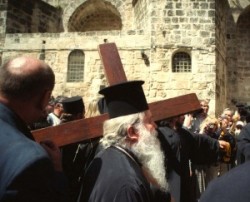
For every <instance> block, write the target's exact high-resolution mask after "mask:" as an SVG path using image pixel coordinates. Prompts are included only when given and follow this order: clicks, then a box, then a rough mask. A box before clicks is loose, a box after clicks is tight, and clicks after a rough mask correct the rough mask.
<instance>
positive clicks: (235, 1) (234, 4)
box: [228, 0, 249, 22]
mask: <svg viewBox="0 0 250 202" xmlns="http://www.w3.org/2000/svg"><path fill="white" fill-rule="evenodd" d="M228 3H229V6H230V8H231V12H232V16H233V18H234V22H237V21H238V18H239V16H240V15H241V13H242V12H243V11H244V10H245V9H246V8H247V7H248V6H249V1H247V0H228Z"/></svg>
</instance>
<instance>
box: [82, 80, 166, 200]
mask: <svg viewBox="0 0 250 202" xmlns="http://www.w3.org/2000/svg"><path fill="white" fill-rule="evenodd" d="M143 83H144V82H143V81H130V82H125V83H120V84H116V85H113V86H110V87H107V88H105V89H103V90H101V91H100V93H101V94H103V95H104V97H105V100H106V103H107V107H108V111H109V118H110V119H109V120H107V121H105V123H104V126H103V130H104V132H103V138H102V140H101V145H102V146H103V148H104V149H103V151H101V152H99V153H98V155H97V156H96V157H95V158H94V160H93V161H92V163H91V164H90V166H89V168H88V169H87V171H86V174H85V176H84V178H83V181H82V188H81V193H80V195H79V198H78V201H79V202H80V201H89V202H91V201H103V202H105V201H107V202H112V201H113V202H123V201H144V202H153V201H170V195H169V194H168V193H167V190H168V184H167V182H166V180H165V170H166V169H165V167H164V154H163V152H162V151H161V148H160V142H159V140H158V139H157V132H156V130H155V128H156V124H155V122H154V121H153V120H152V114H151V111H150V110H149V107H148V104H147V102H146V98H145V95H144V92H143V89H142V84H143Z"/></svg>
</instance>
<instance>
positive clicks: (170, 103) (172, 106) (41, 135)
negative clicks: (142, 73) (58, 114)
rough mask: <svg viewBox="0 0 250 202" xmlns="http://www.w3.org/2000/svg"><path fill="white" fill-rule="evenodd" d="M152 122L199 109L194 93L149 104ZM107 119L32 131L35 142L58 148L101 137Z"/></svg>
mask: <svg viewBox="0 0 250 202" xmlns="http://www.w3.org/2000/svg"><path fill="white" fill-rule="evenodd" d="M149 108H150V110H151V111H152V114H153V120H154V121H160V120H163V119H166V118H170V117H174V116H178V115H181V114H186V113H191V112H194V111H196V110H197V109H200V102H199V101H198V99H197V96H196V94H195V93H192V94H187V95H182V96H178V97H174V98H170V99H167V100H162V101H158V102H153V103H150V104H149ZM107 119H108V114H104V115H101V116H96V117H92V118H87V119H82V120H77V121H72V122H69V123H64V124H61V125H58V126H54V127H48V128H44V129H39V130H34V131H32V133H33V136H34V138H35V140H36V141H37V142H40V141H42V140H52V141H54V142H55V143H56V144H57V145H58V146H63V145H67V144H71V143H76V142H81V141H83V140H86V139H91V138H95V137H99V136H102V134H103V131H102V126H103V122H104V121H105V120H107Z"/></svg>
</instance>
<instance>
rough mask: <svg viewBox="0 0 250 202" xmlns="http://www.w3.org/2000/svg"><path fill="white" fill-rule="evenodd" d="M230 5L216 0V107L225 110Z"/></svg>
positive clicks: (226, 103) (226, 104) (224, 0)
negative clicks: (227, 33) (227, 29)
mask: <svg viewBox="0 0 250 202" xmlns="http://www.w3.org/2000/svg"><path fill="white" fill-rule="evenodd" d="M228 11H229V6H228V4H227V1H226V0H221V1H216V18H215V22H216V35H215V36H216V109H218V111H220V113H221V112H222V111H223V109H224V108H226V106H227V107H228V104H229V103H230V102H227V101H228V100H227V99H228V96H227V93H228V92H227V89H228V72H227V66H226V54H227V52H226V51H227V47H226V35H225V34H224V32H225V30H226V23H227V20H225V19H227V16H228Z"/></svg>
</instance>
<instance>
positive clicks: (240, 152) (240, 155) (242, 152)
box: [237, 123, 250, 164]
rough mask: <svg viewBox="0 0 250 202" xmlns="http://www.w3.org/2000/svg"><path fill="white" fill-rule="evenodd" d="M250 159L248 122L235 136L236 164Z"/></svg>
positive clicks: (249, 127)
mask: <svg viewBox="0 0 250 202" xmlns="http://www.w3.org/2000/svg"><path fill="white" fill-rule="evenodd" d="M248 160H250V123H248V124H247V125H246V126H244V127H243V128H242V130H241V132H240V134H239V136H238V138H237V164H242V163H244V162H245V161H248Z"/></svg>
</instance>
